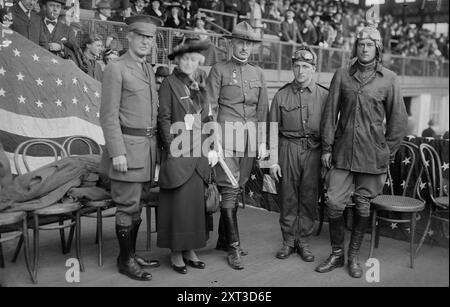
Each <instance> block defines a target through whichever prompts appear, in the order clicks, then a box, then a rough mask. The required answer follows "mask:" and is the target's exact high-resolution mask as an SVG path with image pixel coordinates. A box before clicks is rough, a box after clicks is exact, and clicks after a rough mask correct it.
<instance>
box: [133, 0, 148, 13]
mask: <svg viewBox="0 0 450 307" xmlns="http://www.w3.org/2000/svg"><path fill="white" fill-rule="evenodd" d="M131 2H132V3H133V4H132V5H131V15H132V16H134V15H144V14H146V10H145V0H134V1H131Z"/></svg>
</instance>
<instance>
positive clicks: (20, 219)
mask: <svg viewBox="0 0 450 307" xmlns="http://www.w3.org/2000/svg"><path fill="white" fill-rule="evenodd" d="M16 229H18V231H17V232H15V233H13V234H10V233H11V232H14V231H15V230H16ZM2 233H8V234H10V235H9V236H8V237H4V238H2V237H1V234H2ZM18 237H20V238H21V239H22V241H23V242H24V255H25V264H26V266H27V270H28V273H29V274H30V277H31V280H32V282H33V283H36V279H35V278H34V274H33V271H32V269H31V264H30V258H29V257H30V254H29V242H28V221H27V214H26V212H24V211H20V212H11V213H0V268H4V267H5V260H4V258H3V250H2V243H4V242H6V241H11V240H14V239H16V238H18Z"/></svg>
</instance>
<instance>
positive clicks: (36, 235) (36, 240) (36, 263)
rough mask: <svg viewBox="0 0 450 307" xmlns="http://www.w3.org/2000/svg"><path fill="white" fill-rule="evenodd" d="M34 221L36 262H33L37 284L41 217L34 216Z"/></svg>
mask: <svg viewBox="0 0 450 307" xmlns="http://www.w3.org/2000/svg"><path fill="white" fill-rule="evenodd" d="M33 221H34V229H33V235H34V240H33V254H34V260H33V276H34V280H35V281H36V283H37V280H38V279H37V271H38V267H39V216H38V215H37V214H34V215H33Z"/></svg>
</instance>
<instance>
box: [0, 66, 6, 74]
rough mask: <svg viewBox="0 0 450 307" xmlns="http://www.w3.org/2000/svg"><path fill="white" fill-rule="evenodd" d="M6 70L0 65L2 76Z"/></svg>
mask: <svg viewBox="0 0 450 307" xmlns="http://www.w3.org/2000/svg"><path fill="white" fill-rule="evenodd" d="M5 72H6V70H5V69H4V68H3V66H2V67H0V75H2V76H4V75H5Z"/></svg>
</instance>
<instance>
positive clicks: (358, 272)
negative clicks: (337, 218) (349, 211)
mask: <svg viewBox="0 0 450 307" xmlns="http://www.w3.org/2000/svg"><path fill="white" fill-rule="evenodd" d="M353 219H354V220H353V229H352V236H351V239H350V244H349V246H348V273H349V274H350V276H351V277H353V278H361V276H362V274H363V269H362V267H361V265H360V264H359V260H358V254H359V249H360V248H361V244H362V241H363V239H364V234H365V232H366V229H367V226H368V224H369V222H370V217H364V216H360V215H359V214H357V213H356V214H355V215H354V217H353Z"/></svg>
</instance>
